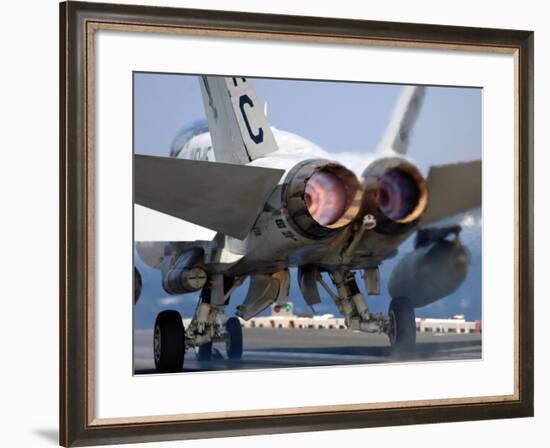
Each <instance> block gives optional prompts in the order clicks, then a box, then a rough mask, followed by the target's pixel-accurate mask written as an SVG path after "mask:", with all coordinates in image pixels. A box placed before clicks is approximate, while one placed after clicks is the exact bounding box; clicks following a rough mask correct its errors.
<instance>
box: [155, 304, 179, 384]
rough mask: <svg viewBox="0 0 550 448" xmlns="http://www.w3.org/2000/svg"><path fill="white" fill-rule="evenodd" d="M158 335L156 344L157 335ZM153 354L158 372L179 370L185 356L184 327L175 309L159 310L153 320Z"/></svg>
mask: <svg viewBox="0 0 550 448" xmlns="http://www.w3.org/2000/svg"><path fill="white" fill-rule="evenodd" d="M158 335H160V338H159V340H158V346H157V336H158ZM153 356H154V359H155V367H156V369H157V371H158V372H160V373H174V372H180V371H181V369H182V367H183V359H184V357H185V328H184V327H183V322H182V320H181V315H180V313H178V312H177V311H173V310H167V311H163V312H161V313H160V314H159V315H158V316H157V319H156V321H155V329H154V334H153Z"/></svg>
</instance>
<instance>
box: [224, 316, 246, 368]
mask: <svg viewBox="0 0 550 448" xmlns="http://www.w3.org/2000/svg"><path fill="white" fill-rule="evenodd" d="M225 330H226V332H227V335H226V337H225V349H226V351H227V357H228V358H229V359H241V358H242V356H243V330H242V328H241V322H240V320H239V318H238V317H230V318H229V319H227V322H226V323H225Z"/></svg>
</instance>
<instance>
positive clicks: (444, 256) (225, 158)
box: [134, 76, 481, 372]
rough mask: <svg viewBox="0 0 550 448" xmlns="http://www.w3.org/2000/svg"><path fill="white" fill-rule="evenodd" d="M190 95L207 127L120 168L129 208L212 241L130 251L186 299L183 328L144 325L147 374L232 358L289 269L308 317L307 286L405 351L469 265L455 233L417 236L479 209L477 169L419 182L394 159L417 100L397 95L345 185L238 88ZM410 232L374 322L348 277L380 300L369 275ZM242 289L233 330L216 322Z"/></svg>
mask: <svg viewBox="0 0 550 448" xmlns="http://www.w3.org/2000/svg"><path fill="white" fill-rule="evenodd" d="M200 87H201V93H202V98H203V103H204V109H205V111H206V116H207V119H208V126H206V125H204V126H201V125H200V124H196V125H195V127H194V132H193V129H191V132H188V133H187V134H185V135H183V136H180V138H179V139H176V141H175V144H174V145H173V147H172V151H171V157H153V156H144V155H134V197H135V202H136V204H137V207H140V206H141V207H146V208H147V209H153V210H154V211H156V212H162V213H164V214H168V215H171V216H172V217H176V218H179V219H182V220H185V221H186V222H190V223H193V224H196V225H199V226H202V227H204V228H207V229H210V230H211V231H215V232H216V233H215V236H214V238H212V239H211V240H196V241H137V242H136V250H137V253H138V254H139V256H140V258H141V259H142V260H143V261H144V262H145V263H146V264H148V265H149V266H151V267H154V268H156V269H159V270H161V274H162V286H163V288H164V289H165V290H166V292H167V293H169V294H174V295H179V294H186V293H193V292H197V291H200V299H199V301H198V304H197V308H196V311H195V313H194V316H193V318H192V320H191V322H190V324H189V325H187V328H184V325H183V322H182V318H181V315H180V314H179V313H178V312H177V311H174V310H168V311H163V312H161V313H160V314H159V315H158V316H157V319H156V323H155V329H154V344H153V345H154V359H155V365H156V368H157V370H158V371H160V372H173V371H179V370H181V368H182V366H183V362H184V356H185V351H186V350H187V349H189V348H198V355H199V359H202V360H208V359H210V357H211V353H212V343H213V342H217V341H225V343H226V349H227V356H228V358H230V359H238V358H240V357H241V356H242V352H243V339H242V331H241V325H240V320H239V318H241V319H244V320H248V319H250V318H252V317H254V316H256V315H257V314H258V313H260V312H261V311H263V310H264V309H266V308H267V307H269V306H270V305H274V304H278V305H283V304H285V303H286V302H287V300H288V294H289V287H290V280H291V276H290V274H289V268H297V279H298V283H299V288H300V291H301V293H302V295H303V298H304V300H305V302H306V303H307V304H308V305H309V306H312V307H313V306H314V305H315V304H317V303H319V302H320V294H319V286H320V287H322V288H323V289H325V290H326V291H327V293H328V295H329V296H330V297H331V298H332V299H333V300H334V303H335V304H336V306H337V308H338V310H339V311H340V312H341V314H342V315H343V317H344V318H345V322H346V325H347V327H348V328H350V329H353V330H359V331H363V332H366V333H385V334H387V335H388V337H389V341H390V343H391V345H392V346H393V348H394V349H396V350H398V351H409V350H411V349H412V348H414V345H415V343H416V325H415V311H414V310H415V308H418V307H422V306H424V305H427V304H429V303H432V302H434V301H436V300H439V299H441V298H443V297H446V296H448V295H449V294H451V293H452V292H454V291H455V290H456V289H457V288H458V287H459V286H460V285H461V284H462V282H463V281H464V279H465V277H466V274H467V271H468V268H469V264H470V255H469V251H468V250H467V248H466V247H465V246H464V245H463V244H462V243H461V241H460V238H459V233H460V230H461V229H460V226H458V225H453V226H448V227H443V228H441V227H430V225H433V224H434V223H435V222H436V221H439V220H442V219H444V218H448V217H452V216H454V215H457V214H459V213H462V212H464V211H466V210H468V209H470V208H473V207H478V206H480V205H481V161H479V160H477V161H473V162H465V163H456V164H449V165H442V166H437V167H435V166H434V167H431V168H430V171H429V174H428V176H427V178H424V177H423V176H422V175H421V173H420V172H419V170H418V169H417V167H416V166H415V165H414V164H413V163H412V162H411V161H410V160H408V159H407V158H406V150H407V146H408V142H409V136H410V134H411V130H412V128H413V125H414V122H415V121H416V117H417V115H418V112H419V110H420V107H421V104H422V101H423V98H424V95H425V89H426V88H425V87H421V86H415V87H404V88H403V93H402V94H401V96H400V98H399V100H398V102H397V105H396V108H395V110H394V113H393V116H392V119H391V121H390V124H389V126H388V129H387V131H386V133H385V136H384V138H383V140H382V143H381V145H380V148H381V151H379V154H381V156H380V157H379V158H377V159H375V160H374V161H373V162H372V163H370V164H368V165H367V166H366V167H365V168H364V170H363V171H362V175H361V176H360V177H358V176H357V175H356V174H354V172H353V171H352V170H350V169H349V168H347V167H345V166H343V165H342V164H340V163H338V162H336V161H333V160H327V159H326V156H327V153H326V152H325V151H323V150H322V149H321V148H319V147H317V146H316V145H315V144H313V143H311V142H309V141H307V140H305V139H303V138H301V137H299V136H297V135H295V134H291V133H289V132H283V131H279V130H277V129H275V128H272V127H270V126H269V124H268V122H267V119H266V116H265V114H264V110H263V107H261V103H260V102H259V100H258V98H257V96H256V92H255V90H254V87H253V85H252V82H251V81H250V80H248V79H246V78H242V77H227V78H224V77H215V76H203V77H201V78H200ZM323 157H325V158H323ZM451 192H452V193H451ZM413 232H417V235H416V240H415V248H414V250H413V251H412V252H410V253H408V254H406V255H404V256H403V257H402V259H401V260H400V261H399V262H398V263H397V265H396V266H395V268H394V269H393V271H392V273H391V275H390V278H389V283H388V290H389V293H390V295H391V297H392V301H391V304H390V306H389V310H388V314H387V315H384V314H381V313H372V312H371V311H370V310H369V306H368V304H367V301H366V299H365V297H364V295H363V294H362V293H361V290H360V289H359V287H358V285H357V277H358V276H357V271H359V273H360V277H362V281H364V290H365V291H366V292H367V294H368V295H377V294H380V273H379V265H380V264H381V263H382V262H383V261H384V260H386V259H388V258H391V257H394V256H395V255H396V254H397V249H398V246H399V245H400V244H401V243H402V242H403V241H404V240H405V239H407V238H408V237H409V236H410V235H411V234H412V233H413ZM134 269H135V268H134ZM134 273H135V288H134V295H135V300H136V301H137V300H138V298H139V295H140V290H141V282H140V273H139V272H138V271H137V269H135V270H134ZM323 273H325V275H322V274H323ZM246 278H249V280H250V281H249V287H248V292H247V294H246V296H245V298H244V301H243V302H242V304H240V305H239V306H238V307H237V316H238V317H229V318H228V317H227V316H226V315H225V313H224V308H225V307H226V306H227V304H228V303H229V300H230V297H231V294H232V293H233V292H234V290H235V289H236V288H238V287H239V286H240V285H241V284H242V283H243V281H244V280H245V279H246ZM328 279H330V282H331V283H332V285H330V282H329V281H327V280H328Z"/></svg>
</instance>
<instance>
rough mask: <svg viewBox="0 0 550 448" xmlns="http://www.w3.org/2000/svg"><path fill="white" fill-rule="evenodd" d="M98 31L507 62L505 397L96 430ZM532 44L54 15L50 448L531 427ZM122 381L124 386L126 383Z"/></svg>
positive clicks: (135, 14)
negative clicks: (53, 398)
mask: <svg viewBox="0 0 550 448" xmlns="http://www.w3.org/2000/svg"><path fill="white" fill-rule="evenodd" d="M99 30H111V31H112V30H115V31H117V32H122V33H124V32H131V33H134V34H136V35H143V36H147V35H150V34H152V33H153V34H166V35H175V36H178V35H179V36H182V35H183V36H185V35H189V34H194V35H201V36H207V37H208V36H214V37H225V38H228V39H231V38H239V39H245V40H255V41H257V42H259V43H260V44H261V43H265V42H270V41H284V42H290V43H292V42H322V43H326V44H330V45H333V46H336V47H338V46H341V45H359V46H362V45H366V46H375V47H380V48H382V49H384V48H392V47H397V48H415V49H424V50H437V51H441V52H451V51H463V52H476V53H479V54H480V55H484V54H491V53H498V54H507V55H512V57H513V58H514V62H515V65H514V71H515V85H514V88H515V92H514V97H515V115H514V126H515V136H514V143H515V155H514V157H515V176H514V178H513V179H510V181H509V182H513V184H514V190H515V196H514V210H515V216H514V242H513V244H514V248H515V249H514V254H515V255H514V260H513V263H514V276H515V285H514V288H515V291H514V307H515V308H514V328H513V329H511V330H510V331H511V332H513V340H514V363H513V367H512V368H513V376H514V393H513V394H511V395H507V396H478V397H467V398H441V399H434V400H426V401H422V400H420V401H408V400H404V401H395V402H390V403H376V404H372V403H370V404H364V405H362V404H355V405H346V404H342V405H331V406H325V407H304V408H302V409H299V408H290V409H286V410H285V411H284V412H275V411H274V410H272V409H262V410H261V411H257V412H255V411H248V412H239V411H235V412H225V413H223V412H222V413H215V414H212V415H206V416H205V415H202V414H201V415H197V416H193V415H175V416H162V415H161V416H158V415H150V416H139V417H132V418H129V417H127V416H125V415H119V416H118V417H117V418H97V417H96V408H95V405H96V403H95V402H96V400H97V397H98V393H99V392H98V390H99V388H98V384H96V377H95V372H96V368H97V366H96V362H97V356H98V353H97V350H96V344H95V333H94V328H95V325H96V324H97V322H96V316H95V312H94V310H95V309H94V299H95V294H97V291H96V285H95V279H94V272H95V270H96V269H97V265H96V264H95V263H96V258H95V256H96V253H95V239H96V237H97V235H96V229H95V225H96V221H95V211H96V207H97V202H96V200H95V197H96V194H97V191H98V185H97V182H98V181H97V179H98V178H97V175H98V173H97V170H96V169H97V167H96V163H95V148H96V146H95V145H96V140H97V135H96V134H95V132H94V131H95V128H94V120H96V119H97V116H96V114H97V110H96V106H97V105H96V103H95V98H94V88H93V86H94V74H95V72H94V64H95V63H96V62H97V57H98V54H97V49H96V48H95V46H94V45H95V43H94V36H95V35H96V33H97V32H98V31H99ZM533 40H534V36H533V33H532V32H530V31H518V30H497V29H484V28H468V27H451V26H440V25H425V24H410V23H393V22H375V21H364V20H349V19H334V18H317V17H298V16H285V15H275V14H253V13H240V12H223V11H208V10H193V9H179V8H167V7H151V6H132V5H114V4H101V3H81V2H72V1H71V2H65V3H61V4H60V204H61V207H60V260H61V261H60V263H61V264H60V402H59V403H60V444H61V445H63V446H77V445H78V446H82V445H96V444H107V443H128V442H146V441H161V440H180V439H194V438H195V439H196V438H210V437H224V436H235V435H255V434H276V433H288V432H302V431H320V430H331V429H349V428H364V427H375V426H394V425H405V424H424V423H436V422H454V421H464V420H484V419H496V418H515V417H529V416H533V393H534V392H533V391H534V373H533V366H534V359H533V123H534V120H533V97H534V92H533V86H534V83H533V57H534V51H533ZM128 375H131V373H130V372H128Z"/></svg>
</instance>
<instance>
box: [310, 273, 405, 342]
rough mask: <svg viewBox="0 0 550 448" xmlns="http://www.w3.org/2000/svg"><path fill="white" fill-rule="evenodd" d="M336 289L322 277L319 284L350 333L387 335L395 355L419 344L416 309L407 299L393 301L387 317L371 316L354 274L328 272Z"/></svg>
mask: <svg viewBox="0 0 550 448" xmlns="http://www.w3.org/2000/svg"><path fill="white" fill-rule="evenodd" d="M329 275H330V278H331V280H332V282H333V284H334V286H335V288H336V292H334V291H333V290H332V289H331V288H330V286H329V285H328V284H327V282H326V281H325V280H324V279H323V278H322V277H321V275H319V277H318V281H319V283H320V284H321V286H323V288H324V289H325V290H326V291H327V293H328V294H329V295H330V296H331V297H332V299H333V300H334V303H335V304H336V307H337V308H338V310H339V311H340V312H341V313H342V315H343V316H344V318H345V322H346V326H347V327H348V328H349V329H351V330H358V331H363V332H365V333H385V334H387V335H388V337H389V340H390V344H391V346H392V349H393V350H394V351H395V352H401V353H402V352H410V351H412V350H414V347H415V344H416V322H415V315H414V308H413V307H412V305H411V303H410V301H409V300H408V299H406V298H394V299H393V300H392V301H391V303H390V307H389V310H388V315H387V316H385V315H383V314H381V313H376V314H374V313H371V312H370V311H369V308H368V305H367V302H366V300H365V297H364V296H363V294H361V291H360V290H359V288H358V286H357V282H356V280H355V274H354V273H353V272H352V271H347V270H340V271H335V272H331V273H329Z"/></svg>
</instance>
